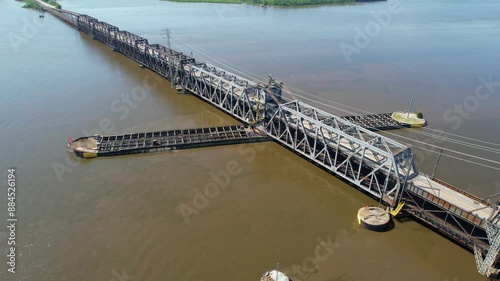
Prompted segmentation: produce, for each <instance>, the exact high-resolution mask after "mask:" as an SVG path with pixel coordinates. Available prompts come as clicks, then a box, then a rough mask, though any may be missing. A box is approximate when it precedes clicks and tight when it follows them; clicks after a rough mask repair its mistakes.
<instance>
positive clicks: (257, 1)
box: [160, 0, 386, 8]
mask: <svg viewBox="0 0 500 281" xmlns="http://www.w3.org/2000/svg"><path fill="white" fill-rule="evenodd" d="M160 1H165V2H178V3H212V4H247V5H252V6H261V7H263V8H267V7H278V8H300V7H307V6H311V7H314V6H328V5H338V6H341V5H342V6H343V5H356V4H359V3H367V2H382V1H386V0H368V1H360V0H160Z"/></svg>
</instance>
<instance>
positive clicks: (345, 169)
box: [265, 101, 417, 206]
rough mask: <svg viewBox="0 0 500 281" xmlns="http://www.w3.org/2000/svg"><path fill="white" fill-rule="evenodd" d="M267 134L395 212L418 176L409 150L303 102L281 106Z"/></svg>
mask: <svg viewBox="0 0 500 281" xmlns="http://www.w3.org/2000/svg"><path fill="white" fill-rule="evenodd" d="M266 119H267V118H266ZM265 131H266V133H267V134H268V135H270V136H271V137H273V138H274V139H275V140H277V141H278V142H280V143H282V144H284V145H285V146H287V147H289V148H290V149H292V150H294V151H295V152H298V153H300V154H301V155H303V156H304V157H306V158H308V159H309V160H311V161H313V162H315V163H316V164H318V165H320V166H322V167H323V168H325V169H327V170H329V171H331V172H334V173H335V174H337V175H338V176H340V177H342V178H344V179H345V180H347V181H349V182H351V183H353V184H355V185H356V186H357V187H358V188H360V189H362V190H364V191H366V192H368V193H370V194H371V195H373V196H375V197H377V198H380V199H381V200H383V201H384V202H386V203H387V204H389V205H390V206H395V205H396V204H397V203H398V196H399V195H400V194H401V191H402V189H403V188H404V186H405V184H406V181H407V180H408V179H409V178H412V177H414V176H416V175H417V171H416V169H415V167H414V162H413V152H412V150H411V148H410V147H407V146H405V145H403V144H400V143H398V142H396V141H393V140H391V139H389V138H386V137H383V136H381V135H378V134H376V133H374V132H372V131H369V130H367V129H365V128H363V127H361V126H359V125H355V124H353V123H350V122H349V121H347V120H345V119H342V118H340V117H337V116H334V115H332V114H330V113H327V112H324V111H321V110H319V109H317V108H314V107H312V106H310V105H307V104H305V103H302V102H300V101H291V102H288V103H285V104H281V105H279V106H278V109H277V110H276V111H275V112H274V113H273V114H272V115H271V116H270V117H269V118H268V120H266V124H265Z"/></svg>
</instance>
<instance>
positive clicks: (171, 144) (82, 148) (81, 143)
mask: <svg viewBox="0 0 500 281" xmlns="http://www.w3.org/2000/svg"><path fill="white" fill-rule="evenodd" d="M269 139H270V138H268V137H267V136H265V135H262V134H259V133H255V132H254V131H253V130H251V129H248V128H245V127H243V126H240V125H238V126H223V127H211V128H197V129H184V130H170V131H157V132H149V133H133V134H124V135H115V136H93V137H84V138H80V139H77V140H75V141H73V142H71V143H69V144H68V149H70V150H71V151H73V152H74V153H75V154H76V155H77V156H81V157H84V158H92V157H99V156H115V155H126V154H136V153H148V152H161V151H169V150H176V149H186V148H198V147H207V146H216V145H229V144H238V143H249V142H260V141H267V140H269Z"/></svg>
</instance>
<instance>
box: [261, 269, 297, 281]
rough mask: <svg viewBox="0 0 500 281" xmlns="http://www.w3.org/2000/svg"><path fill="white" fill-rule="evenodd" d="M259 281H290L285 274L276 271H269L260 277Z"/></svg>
mask: <svg viewBox="0 0 500 281" xmlns="http://www.w3.org/2000/svg"><path fill="white" fill-rule="evenodd" d="M260 281H292V279H290V278H289V277H288V276H287V275H286V274H285V273H283V272H281V271H278V270H275V269H273V270H270V271H267V272H266V273H264V274H263V275H262V277H261V278H260Z"/></svg>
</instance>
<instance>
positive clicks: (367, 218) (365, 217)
mask: <svg viewBox="0 0 500 281" xmlns="http://www.w3.org/2000/svg"><path fill="white" fill-rule="evenodd" d="M390 220H391V215H390V214H389V213H388V212H387V211H385V210H384V209H382V208H379V207H363V208H361V209H359V211H358V223H359V224H360V225H361V226H363V227H364V228H366V229H370V230H375V231H382V230H385V229H386V228H387V227H388V225H389V222H390Z"/></svg>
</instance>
